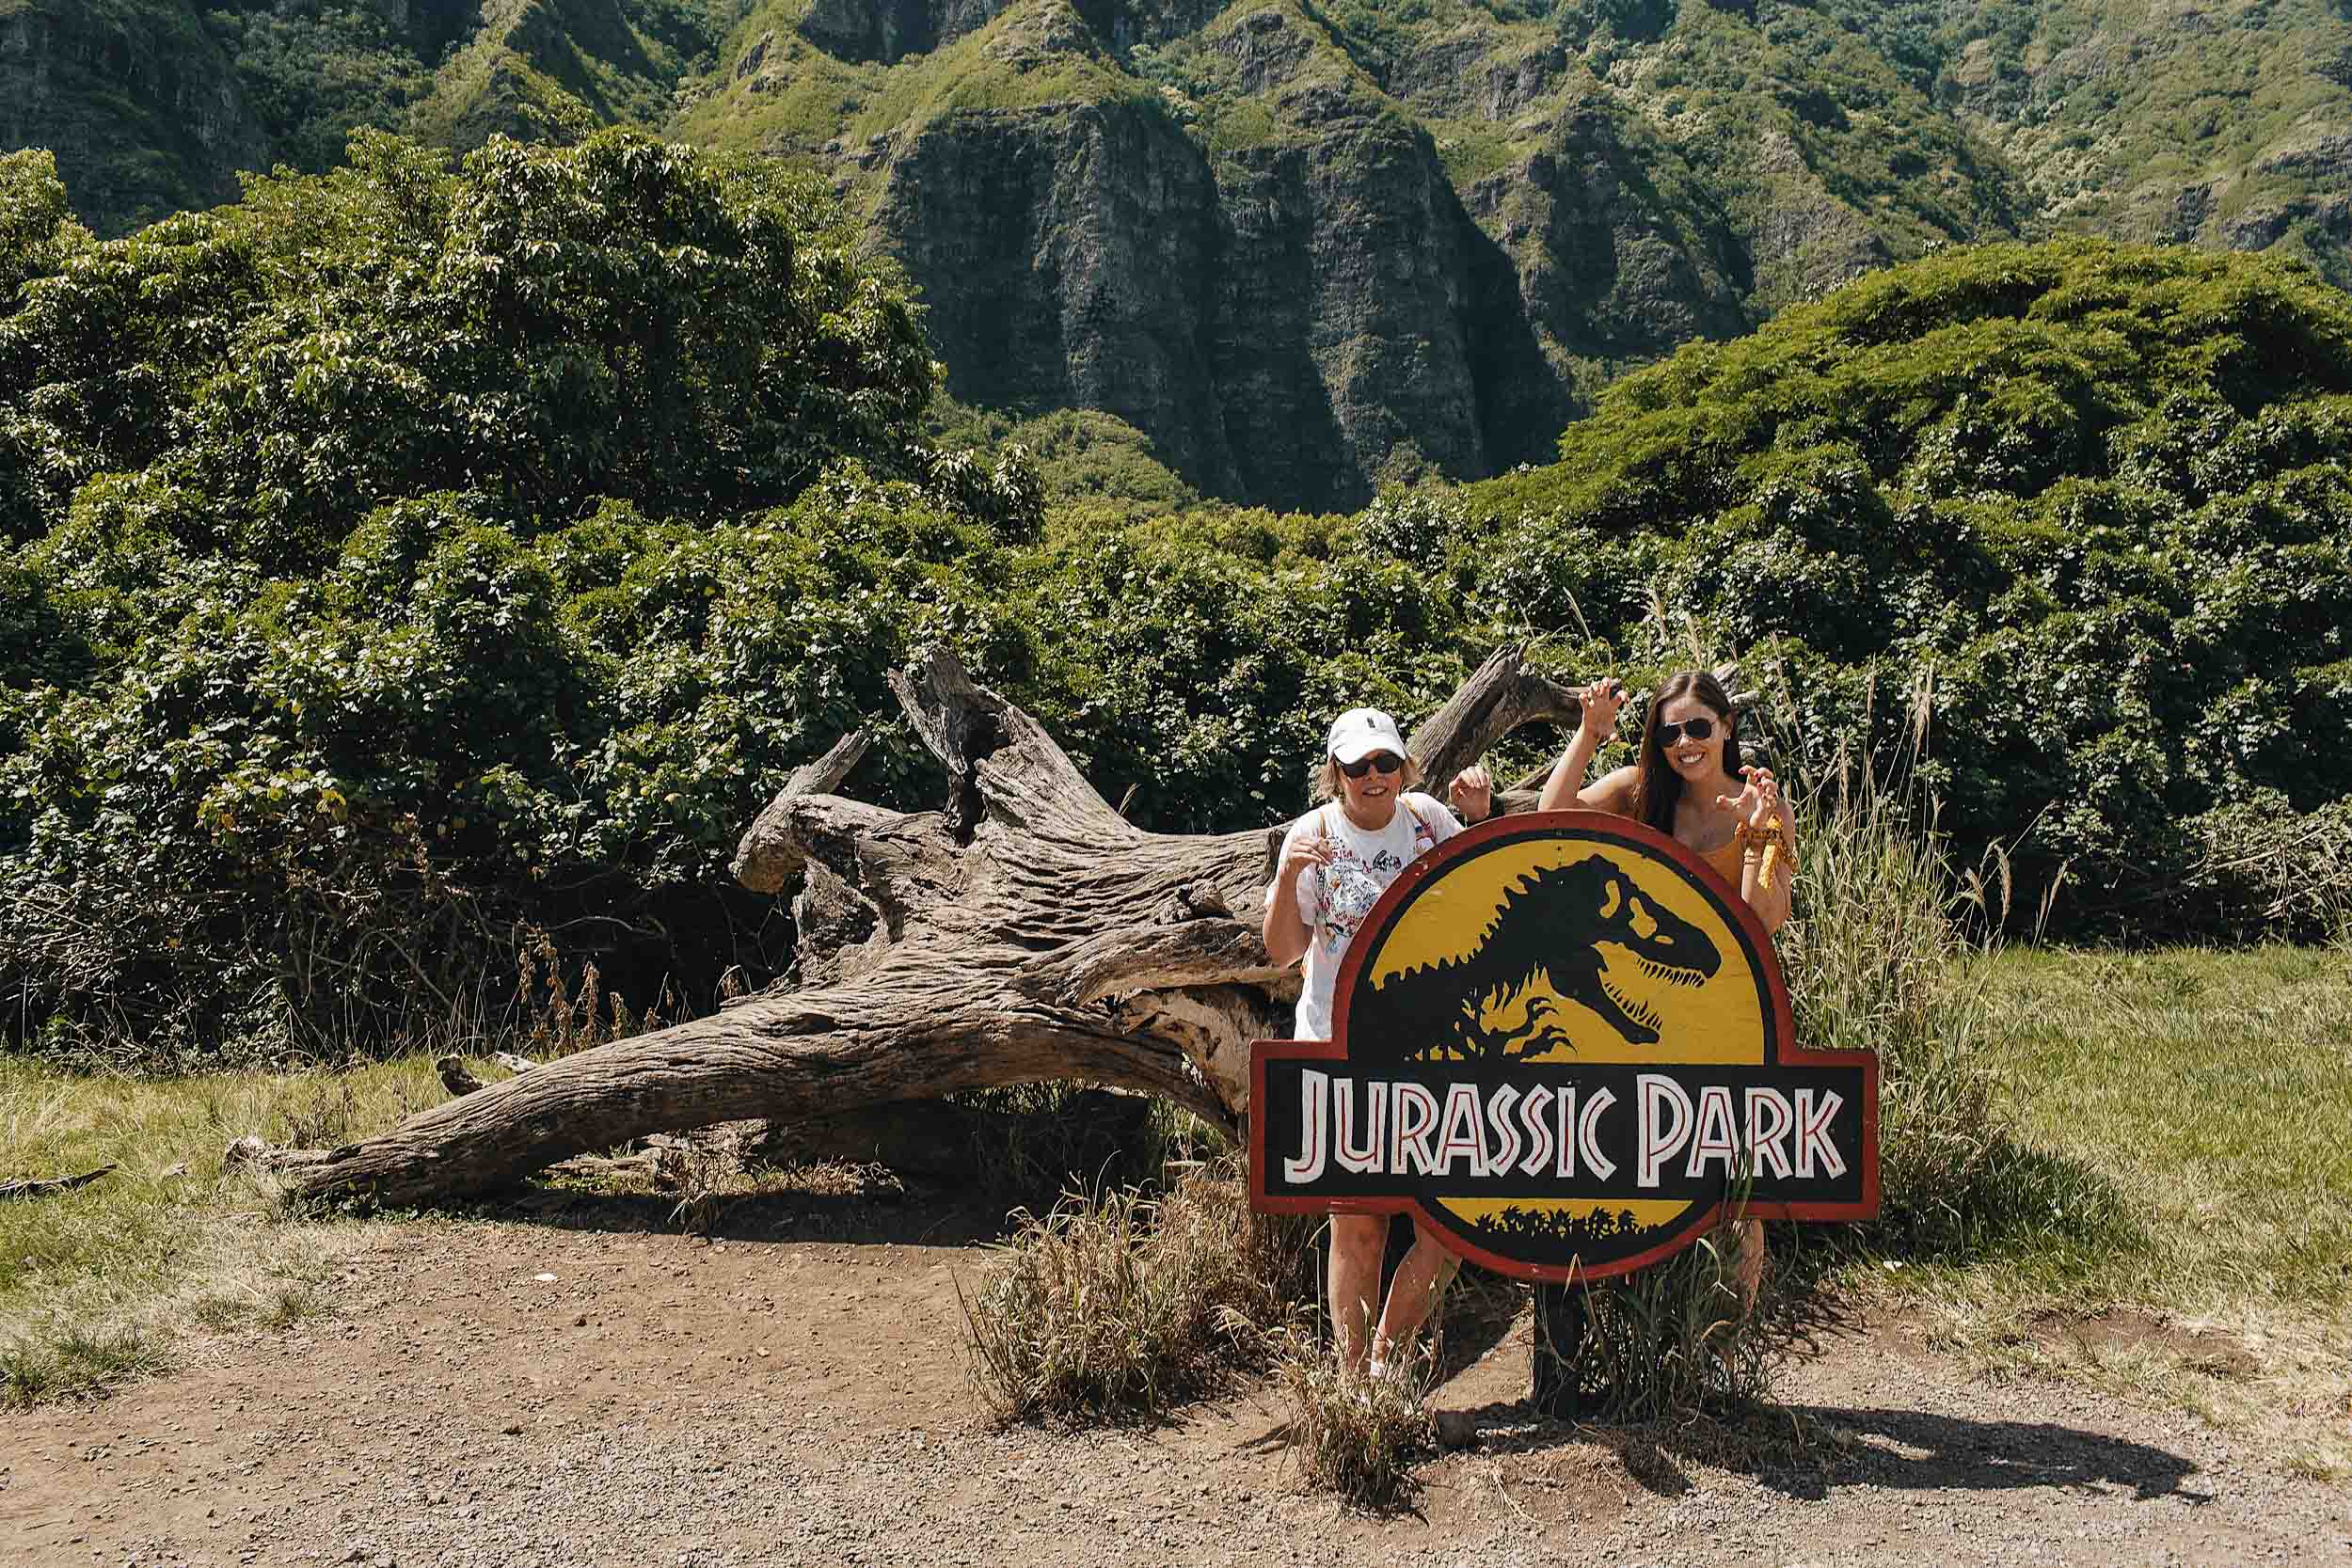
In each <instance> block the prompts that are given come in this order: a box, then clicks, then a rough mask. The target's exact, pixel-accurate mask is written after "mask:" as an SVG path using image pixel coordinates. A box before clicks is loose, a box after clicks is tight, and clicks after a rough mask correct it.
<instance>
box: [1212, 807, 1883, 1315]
mask: <svg viewBox="0 0 2352 1568" xmlns="http://www.w3.org/2000/svg"><path fill="white" fill-rule="evenodd" d="M1531 828H1571V829H1575V830H1577V831H1579V832H1582V833H1585V834H1586V835H1588V836H1591V837H1596V838H1613V839H1616V840H1617V841H1619V842H1620V843H1624V844H1630V845H1638V846H1640V847H1643V848H1645V849H1649V850H1652V851H1654V852H1656V853H1658V854H1660V855H1661V857H1662V858H1664V859H1666V860H1669V861H1672V862H1673V863H1676V864H1677V865H1679V866H1681V867H1683V868H1684V869H1686V870H1689V871H1692V872H1694V873H1696V874H1697V875H1698V877H1699V878H1700V879H1702V881H1703V882H1704V883H1705V884H1706V885H1708V887H1710V888H1711V889H1712V890H1713V892H1714V893H1715V895H1716V896H1717V898H1718V899H1719V900H1720V901H1721V902H1722V904H1723V905H1724V908H1725V909H1727V910H1729V911H1731V914H1732V918H1733V919H1734V921H1736V922H1737V923H1738V925H1739V927H1740V932H1741V934H1742V935H1744V936H1745V938H1746V939H1747V947H1748V958H1749V960H1750V962H1752V963H1757V961H1758V960H1761V961H1760V963H1757V967H1758V969H1759V972H1760V973H1761V974H1762V975H1763V977H1764V991H1765V996H1766V999H1767V1001H1768V1002H1769V1004H1770V1006H1771V1007H1772V1023H1773V1040H1772V1044H1773V1046H1774V1051H1773V1053H1772V1056H1771V1058H1770V1060H1769V1062H1768V1064H1767V1065H1772V1066H1784V1067H1847V1068H1860V1069H1862V1075H1863V1084H1864V1094H1863V1100H1862V1197H1861V1199H1860V1200H1859V1201H1858V1202H1854V1203H1789V1202H1780V1203H1767V1202H1755V1203H1750V1204H1749V1205H1748V1206H1747V1208H1746V1210H1745V1217H1747V1218H1749V1219H1760V1220H1867V1219H1871V1218H1874V1217H1876V1216H1877V1214H1878V1212H1879V1059H1878V1053H1876V1052H1872V1051H1806V1050H1804V1049H1803V1048H1802V1047H1800V1046H1798V1045H1797V1043H1796V1038H1797V1027H1796V1021H1795V1020H1794V1019H1793V1018H1792V1017H1791V1016H1790V1014H1789V1010H1788V983H1787V981H1785V980H1784V979H1783V978H1782V977H1781V973H1780V956H1779V954H1777V953H1775V952H1774V951H1773V949H1772V933H1770V932H1769V931H1767V930H1765V929H1764V923H1763V922H1762V921H1761V920H1758V919H1757V918H1756V911H1754V910H1753V909H1751V908H1749V907H1748V901H1747V900H1746V899H1745V898H1743V897H1741V896H1740V890H1739V889H1738V888H1735V887H1733V886H1732V885H1731V884H1730V883H1728V882H1726V881H1724V879H1723V875H1722V873H1720V872H1718V871H1717V870H1716V869H1715V868H1714V867H1713V866H1711V865H1709V864H1708V863H1707V862H1706V860H1705V859H1704V858H1703V857H1702V856H1701V855H1700V854H1699V853H1698V851H1697V850H1695V849H1692V848H1691V847H1688V846H1686V845H1684V844H1682V843H1681V842H1679V841H1678V840H1676V839H1673V838H1670V837H1668V836H1667V835H1666V834H1664V833H1661V832H1658V831H1657V830H1656V829H1655V828H1651V827H1647V826H1645V825H1644V824H1643V823H1640V822H1636V821H1634V820H1633V819H1632V818H1631V817H1628V816H1616V815H1615V814H1613V813H1611V812H1602V811H1545V812H1523V813H1518V814H1516V815H1514V816H1494V817H1489V818H1487V819H1486V821H1484V822H1481V823H1478V824H1477V825H1476V826H1474V827H1470V828H1465V829H1463V830H1462V831H1461V832H1458V833H1456V834H1454V836H1453V837H1452V838H1450V839H1447V840H1446V841H1445V842H1444V843H1443V844H1440V845H1438V847H1436V848H1434V849H1432V850H1430V851H1429V852H1428V853H1427V854H1425V855H1423V856H1422V857H1421V858H1420V859H1419V860H1417V861H1415V862H1413V863H1412V864H1410V865H1408V866H1406V868H1405V869H1404V870H1402V871H1400V872H1398V873H1397V877H1396V880H1395V881H1393V882H1391V883H1390V884H1389V886H1388V890H1387V891H1386V892H1384V893H1382V894H1381V895H1380V901H1379V902H1378V903H1376V904H1375V905H1373V907H1372V910H1371V911H1370V912H1369V913H1367V914H1366V915H1365V916H1364V923H1363V925H1362V926H1361V927H1359V928H1358V932H1357V940H1356V941H1355V942H1353V943H1351V944H1350V945H1349V947H1348V950H1347V958H1345V959H1344V960H1343V962H1342V963H1341V965H1340V973H1339V974H1338V976H1337V977H1336V978H1335V979H1334V980H1333V981H1332V986H1331V1038H1329V1039H1327V1040H1257V1041H1253V1042H1252V1043H1251V1045H1250V1047H1249V1104H1250V1109H1251V1112H1252V1115H1251V1116H1250V1118H1249V1205H1250V1207H1251V1208H1253V1209H1255V1210H1257V1211H1258V1212H1261V1213H1267V1214H1411V1215H1412V1216H1413V1218H1414V1219H1415V1220H1416V1221H1417V1222H1418V1223H1420V1224H1422V1225H1425V1226H1427V1227H1429V1228H1430V1229H1431V1230H1433V1231H1434V1232H1436V1233H1437V1235H1438V1239H1439V1240H1440V1241H1441V1242H1442V1243H1444V1244H1445V1248H1446V1250H1447V1251H1449V1252H1452V1253H1454V1255H1455V1256H1457V1257H1460V1258H1464V1259H1469V1260H1470V1261H1471V1262H1473V1263H1478V1264H1481V1265H1483V1266H1484V1267H1486V1268H1489V1269H1492V1270H1494V1271H1495V1272H1496V1273H1498V1274H1506V1275H1513V1276H1515V1277H1517V1278H1520V1279H1534V1280H1541V1281H1548V1282H1551V1283H1556V1284H1565V1283H1569V1282H1572V1281H1573V1280H1574V1279H1576V1278H1577V1277H1579V1276H1580V1275H1581V1276H1582V1277H1584V1278H1587V1279H1605V1278H1608V1277H1609V1276H1611V1275H1620V1274H1630V1273H1632V1272H1633V1271H1634V1270H1635V1269H1639V1268H1645V1267H1647V1266H1648V1265H1649V1264H1652V1263H1655V1262H1658V1261H1660V1260H1661V1259H1666V1258H1670V1257H1672V1256H1674V1255H1675V1254H1676V1253H1677V1252H1680V1251H1681V1250H1682V1249H1683V1248H1685V1247H1687V1246H1689V1245H1690V1244H1691V1243H1692V1242H1693V1241H1694V1240H1695V1239H1696V1238H1697V1237H1698V1236H1699V1235H1701V1234H1702V1233H1704V1232H1705V1231H1707V1230H1708V1229H1711V1228H1713V1227H1714V1226H1715V1225H1716V1224H1717V1223H1718V1222H1719V1221H1720V1219H1721V1216H1722V1212H1723V1204H1722V1203H1721V1202H1720V1201H1719V1202H1717V1203H1714V1204H1711V1205H1709V1206H1708V1208H1707V1209H1706V1210H1704V1211H1694V1212H1697V1213H1698V1218H1697V1220H1696V1221H1695V1222H1694V1223H1689V1224H1686V1225H1684V1226H1683V1227H1682V1228H1681V1229H1679V1230H1677V1232H1676V1233H1675V1235H1674V1236H1673V1237H1671V1238H1669V1239H1668V1240H1666V1241H1663V1242H1661V1243H1658V1245H1656V1246H1654V1247H1651V1248H1649V1249H1648V1250H1647V1251H1645V1252H1641V1253H1637V1254H1635V1255H1633V1256H1632V1257H1629V1258H1621V1259H1617V1260H1616V1261H1615V1262H1613V1263H1610V1264H1608V1265H1606V1266H1604V1267H1601V1268H1595V1269H1586V1268H1583V1267H1582V1266H1581V1264H1573V1265H1570V1266H1569V1267H1566V1268H1554V1267H1549V1266H1547V1265H1544V1264H1540V1263H1527V1262H1522V1261H1520V1260H1519V1259H1515V1258H1504V1257H1502V1256H1501V1255H1499V1254H1497V1253H1492V1252H1489V1251H1487V1250H1486V1248H1485V1247H1482V1246H1480V1245H1479V1244H1478V1243H1476V1242H1473V1241H1471V1240H1470V1238H1469V1237H1467V1236H1465V1235H1463V1234H1462V1233H1461V1232H1460V1231H1458V1230H1456V1229H1455V1228H1454V1227H1453V1226H1452V1225H1450V1224H1448V1223H1447V1221H1446V1219H1445V1218H1444V1217H1443V1211H1438V1212H1435V1213H1433V1212H1430V1211H1429V1210H1426V1209H1424V1208H1422V1206H1421V1204H1420V1203H1418V1202H1416V1201H1415V1200H1414V1199H1412V1198H1409V1197H1399V1198H1302V1197H1274V1196H1268V1195H1267V1194H1266V1193H1265V1191H1264V1190H1263V1189H1264V1185H1265V1184H1264V1181H1263V1172H1264V1170H1265V1168H1266V1148H1265V1140H1266V1134H1265V1121H1264V1118H1263V1117H1259V1116H1257V1115H1255V1114H1254V1113H1255V1111H1256V1109H1257V1107H1258V1106H1260V1105H1262V1104H1263V1103H1264V1102H1265V1065H1266V1058H1267V1055H1268V1054H1269V1053H1274V1054H1279V1055H1280V1056H1281V1057H1282V1058H1283V1059H1285V1060H1287V1061H1330V1062H1344V1061H1346V1059H1347V1050H1346V1045H1345V1041H1346V1039H1347V1006H1348V997H1349V995H1350V993H1352V992H1353V991H1354V990H1355V988H1356V977H1357V974H1358V972H1359V970H1361V969H1362V968H1363V965H1364V961H1365V958H1366V956H1367V955H1369V954H1370V953H1371V951H1372V949H1373V948H1374V946H1375V945H1376V943H1375V941H1374V940H1372V939H1373V938H1375V937H1376V936H1377V935H1379V934H1382V933H1385V932H1386V930H1387V929H1388V927H1389V924H1390V923H1391V921H1393V920H1394V919H1395V918H1396V912H1397V910H1398V908H1399V907H1400V906H1401V905H1402V904H1403V903H1404V902H1405V900H1406V898H1407V897H1409V896H1410V895H1411V894H1412V890H1413V889H1414V888H1416V887H1418V886H1420V885H1421V884H1422V882H1425V881H1427V880H1428V879H1430V878H1431V877H1433V876H1435V875H1436V874H1437V873H1438V871H1439V870H1440V869H1442V868H1443V867H1444V866H1446V865H1447V864H1448V863H1451V862H1453V861H1456V860H1459V859H1461V858H1463V857H1464V856H1465V855H1467V854H1469V853H1470V851H1471V850H1473V849H1476V848H1477V847H1479V846H1480V845H1482V844H1485V843H1486V842H1487V841H1488V840H1489V839H1496V838H1504V837H1515V836H1518V835H1519V834H1521V833H1524V832H1527V831H1528V830H1529V829H1531Z"/></svg>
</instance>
